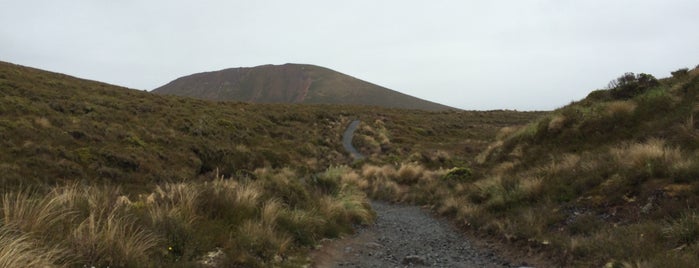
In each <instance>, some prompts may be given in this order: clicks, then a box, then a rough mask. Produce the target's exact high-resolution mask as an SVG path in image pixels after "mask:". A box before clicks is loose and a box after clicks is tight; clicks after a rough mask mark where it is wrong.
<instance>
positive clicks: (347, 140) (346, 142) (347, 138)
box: [342, 120, 364, 160]
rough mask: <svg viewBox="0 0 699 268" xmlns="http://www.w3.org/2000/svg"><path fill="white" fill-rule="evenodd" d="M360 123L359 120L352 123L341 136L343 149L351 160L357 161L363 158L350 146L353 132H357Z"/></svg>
mask: <svg viewBox="0 0 699 268" xmlns="http://www.w3.org/2000/svg"><path fill="white" fill-rule="evenodd" d="M360 122H361V121H359V120H354V121H352V123H350V124H349V126H347V129H345V133H344V134H342V146H344V147H345V150H347V151H348V152H349V153H350V154H351V155H352V158H354V159H355V160H359V159H362V158H364V156H363V155H362V154H361V153H360V152H359V151H357V149H356V148H354V145H352V138H353V137H354V131H355V130H357V127H358V126H359V123H360Z"/></svg>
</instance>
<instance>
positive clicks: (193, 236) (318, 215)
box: [0, 63, 542, 267]
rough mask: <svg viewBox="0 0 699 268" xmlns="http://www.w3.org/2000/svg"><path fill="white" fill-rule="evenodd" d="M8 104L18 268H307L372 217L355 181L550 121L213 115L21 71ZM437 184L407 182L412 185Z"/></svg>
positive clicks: (439, 163)
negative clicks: (316, 251)
mask: <svg viewBox="0 0 699 268" xmlns="http://www.w3.org/2000/svg"><path fill="white" fill-rule="evenodd" d="M0 93H1V94H0V137H1V138H2V139H0V148H2V149H0V181H1V182H2V184H0V185H1V186H0V187H2V190H0V194H2V200H1V204H2V206H1V207H2V217H1V218H0V239H1V240H2V241H3V243H0V263H2V264H7V265H6V266H8V267H15V266H20V267H32V266H41V267H45V266H67V267H83V266H95V267H104V266H109V267H132V266H156V267H160V266H174V267H178V266H184V267H189V266H223V267H230V266H244V267H256V266H291V267H295V266H299V265H303V264H306V263H307V262H308V260H307V259H306V258H305V253H306V251H307V250H309V249H310V248H313V247H314V246H315V245H316V244H317V242H318V241H319V240H320V239H323V238H332V237H338V236H342V235H344V234H348V233H351V232H352V229H353V226H354V225H357V224H366V223H369V222H371V220H372V218H373V217H374V215H373V212H372V211H371V209H370V207H369V206H368V199H367V197H366V194H365V193H363V191H361V190H362V189H363V188H361V187H363V186H361V185H356V184H354V183H351V182H350V181H347V180H351V179H352V178H351V174H356V173H357V172H353V171H352V170H356V169H358V168H361V167H362V166H363V165H378V166H382V165H387V164H389V163H401V162H405V159H406V158H410V159H412V161H417V162H419V163H421V165H425V166H428V167H430V168H436V169H438V168H440V167H444V168H447V167H450V166H452V165H453V164H454V163H466V162H469V161H471V160H470V158H472V156H473V154H475V153H476V152H478V151H480V149H481V148H483V147H485V146H486V145H487V144H488V142H487V141H488V140H489V139H490V137H491V136H492V135H493V134H494V133H495V131H497V129H499V128H501V127H504V126H508V125H513V124H521V123H524V122H527V121H530V120H532V119H533V118H535V117H537V116H539V115H541V114H542V113H520V112H515V111H489V112H462V111H445V112H423V111H406V110H397V109H382V108H377V107H351V106H329V105H316V106H313V105H284V104H275V105H271V104H245V103H232V102H208V101H202V100H194V99H188V98H180V97H173V96H161V95H154V94H150V93H147V92H141V91H136V90H131V89H125V88H119V87H115V86H111V85H107V84H103V83H98V82H93V81H86V80H80V79H76V78H72V77H69V76H65V75H61V74H55V73H49V72H44V71H41V70H36V69H32V68H27V67H22V66H16V65H12V64H9V63H0ZM353 119H360V120H362V126H361V130H360V131H358V134H357V139H356V141H355V142H356V143H357V144H356V145H357V146H358V147H360V148H361V150H362V152H363V153H364V154H367V155H373V157H371V158H369V159H366V160H363V161H360V162H352V160H351V158H350V156H349V155H347V154H346V153H345V152H344V151H343V150H342V147H341V134H342V132H343V130H344V129H345V127H346V126H347V124H348V123H349V122H350V121H351V120H353ZM363 143H364V145H363ZM425 172H427V173H430V172H428V171H424V170H423V168H421V167H420V166H419V165H417V164H406V165H404V166H402V167H401V166H398V167H397V168H396V170H395V173H396V174H399V175H400V177H401V183H404V184H410V183H417V181H418V178H419V177H420V176H423V175H424V173H425Z"/></svg>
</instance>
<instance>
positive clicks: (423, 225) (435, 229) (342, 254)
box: [312, 202, 519, 267]
mask: <svg viewBox="0 0 699 268" xmlns="http://www.w3.org/2000/svg"><path fill="white" fill-rule="evenodd" d="M372 206H373V208H374V210H375V211H376V213H377V215H378V217H377V219H376V223H375V224H374V225H372V226H369V227H366V228H364V229H361V230H359V231H358V233H357V234H355V235H353V236H351V237H348V238H345V239H340V240H335V241H329V242H327V243H325V244H324V245H323V247H322V248H321V249H319V250H317V251H316V252H313V254H312V259H313V262H314V265H313V267H519V266H518V265H511V264H510V263H508V262H506V261H505V260H503V259H501V258H499V257H498V256H496V255H495V254H494V253H493V252H492V251H489V250H484V249H478V248H475V246H474V245H473V244H472V243H471V242H469V240H468V239H467V238H466V237H465V236H464V235H463V234H461V233H460V232H459V231H457V230H455V229H454V228H453V226H451V225H450V224H449V223H447V222H445V221H442V220H438V219H435V218H434V217H432V216H431V215H430V214H429V213H427V212H426V211H424V210H422V209H420V208H419V207H415V206H405V205H394V204H387V203H382V202H372Z"/></svg>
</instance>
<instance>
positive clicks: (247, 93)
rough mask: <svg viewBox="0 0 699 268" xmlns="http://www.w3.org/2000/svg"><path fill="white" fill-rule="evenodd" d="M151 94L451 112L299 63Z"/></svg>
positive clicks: (211, 76)
mask: <svg viewBox="0 0 699 268" xmlns="http://www.w3.org/2000/svg"><path fill="white" fill-rule="evenodd" d="M153 92H155V93H160V94H172V95H179V96H187V97H194V98H201V99H208V100H233V101H243V102H253V103H305V104H350V105H369V106H380V107H388V108H403V109H418V110H428V111H441V110H455V109H454V108H452V107H448V106H445V105H441V104H438V103H434V102H430V101H426V100H422V99H419V98H415V97H412V96H409V95H406V94H403V93H400V92H397V91H394V90H390V89H387V88H384V87H381V86H378V85H374V84H372V83H369V82H366V81H362V80H359V79H357V78H354V77H351V76H349V75H345V74H342V73H339V72H336V71H333V70H330V69H327V68H323V67H319V66H314V65H303V64H284V65H262V66H257V67H252V68H230V69H225V70H220V71H215V72H205V73H197V74H193V75H189V76H184V77H181V78H178V79H176V80H174V81H172V82H170V83H168V84H167V85H164V86H162V87H159V88H157V89H155V90H154V91H153Z"/></svg>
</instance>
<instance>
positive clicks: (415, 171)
mask: <svg viewBox="0 0 699 268" xmlns="http://www.w3.org/2000/svg"><path fill="white" fill-rule="evenodd" d="M424 173H425V168H424V167H423V166H421V165H417V164H413V163H408V164H405V163H404V164H401V165H400V168H399V169H398V172H397V173H396V175H395V176H396V181H397V182H398V183H402V184H408V185H410V184H414V183H416V182H417V181H418V180H419V179H420V178H421V177H423V175H424Z"/></svg>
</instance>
